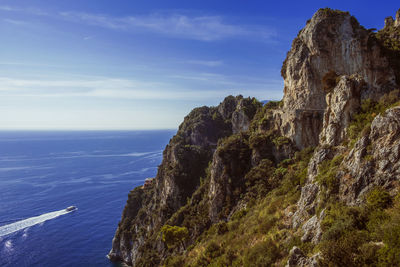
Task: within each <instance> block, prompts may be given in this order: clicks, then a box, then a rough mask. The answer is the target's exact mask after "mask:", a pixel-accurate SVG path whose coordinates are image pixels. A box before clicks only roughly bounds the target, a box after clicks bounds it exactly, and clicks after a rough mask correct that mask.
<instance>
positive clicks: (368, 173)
mask: <svg viewBox="0 0 400 267" xmlns="http://www.w3.org/2000/svg"><path fill="white" fill-rule="evenodd" d="M281 74H282V77H283V79H284V85H285V86H284V97H283V99H282V100H281V101H279V102H274V101H270V102H268V103H267V104H265V105H262V103H260V102H258V101H257V100H256V99H254V98H243V97H242V96H237V97H233V96H228V97H227V98H225V99H224V101H223V102H221V104H220V105H218V106H217V107H200V108H197V109H194V110H193V111H192V112H191V113H190V114H189V115H188V116H186V117H185V119H184V122H183V123H182V124H181V125H180V127H179V130H178V132H177V134H176V135H175V136H174V137H173V138H172V139H171V140H170V143H169V144H168V145H167V147H166V148H165V150H164V153H163V161H162V163H161V165H160V166H159V169H158V173H157V176H156V177H155V179H154V180H153V182H152V183H151V184H149V185H147V186H146V187H137V188H135V189H133V190H132V191H131V193H130V194H129V196H128V201H127V204H126V206H125V209H124V211H123V214H122V218H121V221H120V223H119V225H118V229H117V231H116V234H115V237H114V239H113V244H112V249H111V251H110V253H109V257H110V259H111V260H113V261H124V262H125V263H127V264H129V265H133V266H158V265H161V266H162V265H166V266H270V265H278V266H319V265H321V266H325V265H332V266H359V265H382V266H394V265H400V216H399V214H400V213H399V212H400V198H399V197H397V195H398V189H399V180H400V160H399V158H400V91H399V84H400V10H399V11H398V12H397V14H396V20H394V19H393V18H387V19H386V20H385V28H384V29H382V30H380V31H378V32H374V31H373V30H368V29H365V28H364V27H363V26H361V25H360V24H359V23H358V21H357V20H356V19H355V18H354V17H353V16H351V15H350V14H349V13H348V12H342V11H338V10H332V9H328V8H325V9H320V10H318V11H317V12H316V13H315V14H314V16H313V17H312V18H311V19H310V20H309V21H307V24H306V26H305V27H304V28H303V29H302V30H301V31H300V32H299V34H298V36H297V37H296V38H295V39H294V41H293V43H292V48H291V50H290V51H289V52H288V54H287V57H286V59H285V61H284V63H283V66H282V71H281Z"/></svg>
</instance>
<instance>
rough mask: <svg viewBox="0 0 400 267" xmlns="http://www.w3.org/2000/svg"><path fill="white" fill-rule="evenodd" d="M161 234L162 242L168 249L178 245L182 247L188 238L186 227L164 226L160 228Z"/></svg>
mask: <svg viewBox="0 0 400 267" xmlns="http://www.w3.org/2000/svg"><path fill="white" fill-rule="evenodd" d="M161 232H162V241H164V242H165V244H166V245H167V246H168V247H169V248H173V247H176V246H177V245H178V244H181V245H182V246H183V247H184V246H185V245H184V241H185V240H186V239H187V238H188V237H189V231H188V229H187V228H186V227H179V226H171V225H164V226H163V227H162V228H161Z"/></svg>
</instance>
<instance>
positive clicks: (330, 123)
mask: <svg viewBox="0 0 400 267" xmlns="http://www.w3.org/2000/svg"><path fill="white" fill-rule="evenodd" d="M364 85H365V84H364V82H363V80H362V79H361V77H348V76H345V75H344V76H342V77H340V80H339V82H338V84H337V85H336V86H335V88H334V89H333V90H332V92H329V93H328V94H326V97H325V98H326V108H325V112H324V120H323V126H322V131H321V134H320V144H321V145H330V146H335V145H338V144H340V143H341V142H342V141H343V139H344V138H345V136H346V129H347V127H348V126H349V124H350V121H351V116H352V114H354V113H355V112H356V111H357V109H358V108H359V106H360V93H361V91H362V90H363V87H364Z"/></svg>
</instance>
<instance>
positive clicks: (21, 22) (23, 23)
mask: <svg viewBox="0 0 400 267" xmlns="http://www.w3.org/2000/svg"><path fill="white" fill-rule="evenodd" d="M3 21H4V22H7V23H9V24H14V25H25V24H26V22H25V21H22V20H15V19H3Z"/></svg>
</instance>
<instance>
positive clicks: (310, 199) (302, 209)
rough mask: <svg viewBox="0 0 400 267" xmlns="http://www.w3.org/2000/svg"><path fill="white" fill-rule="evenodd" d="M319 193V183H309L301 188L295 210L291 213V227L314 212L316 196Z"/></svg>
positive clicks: (296, 225)
mask: <svg viewBox="0 0 400 267" xmlns="http://www.w3.org/2000/svg"><path fill="white" fill-rule="evenodd" d="M318 193H319V185H318V184H316V183H309V184H307V185H305V186H303V187H302V188H301V195H300V200H299V202H298V203H297V211H296V212H295V213H294V215H293V228H297V227H299V226H300V225H301V224H302V223H303V222H304V221H305V220H306V219H307V218H308V217H309V216H310V215H313V214H314V213H315V207H316V206H317V203H316V201H315V200H316V198H317V195H318Z"/></svg>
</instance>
